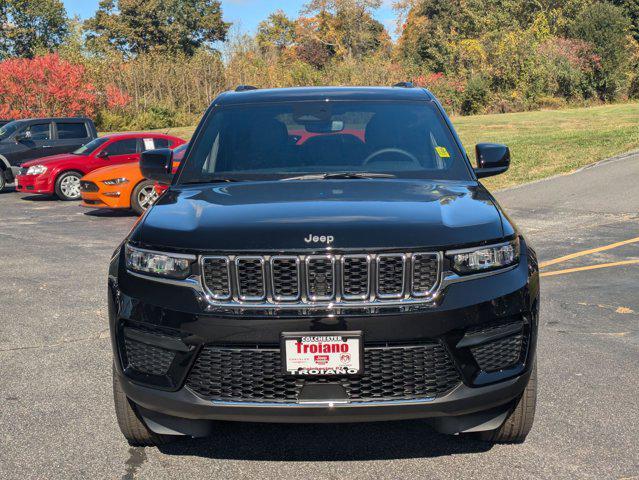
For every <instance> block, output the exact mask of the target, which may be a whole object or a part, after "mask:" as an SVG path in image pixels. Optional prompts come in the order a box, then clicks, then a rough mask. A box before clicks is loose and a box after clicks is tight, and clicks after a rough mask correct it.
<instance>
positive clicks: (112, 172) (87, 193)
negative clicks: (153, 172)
mask: <svg viewBox="0 0 639 480" xmlns="http://www.w3.org/2000/svg"><path fill="white" fill-rule="evenodd" d="M178 140H179V142H184V140H180V139H177V140H176V141H175V142H174V143H173V146H175V145H176V144H178ZM185 150H186V144H184V143H181V144H180V145H179V146H178V147H177V148H175V149H174V150H173V155H174V156H173V160H174V167H175V168H176V169H177V167H178V166H179V165H180V162H179V160H182V157H183V156H184V151H185ZM80 194H81V195H82V206H83V207H90V208H112V209H129V208H130V209H132V210H133V211H135V212H136V213H137V214H142V213H143V212H144V211H145V210H146V209H147V208H149V207H150V206H151V205H153V203H154V202H155V200H157V198H158V196H159V194H158V193H157V192H156V190H155V188H154V182H153V180H147V179H146V178H144V177H143V176H142V172H141V170H140V165H139V163H138V162H133V163H125V164H123V165H112V166H109V167H104V168H99V169H97V170H94V171H93V172H91V173H89V174H88V175H86V176H84V177H82V178H81V179H80Z"/></svg>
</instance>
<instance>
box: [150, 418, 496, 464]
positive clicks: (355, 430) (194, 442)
mask: <svg viewBox="0 0 639 480" xmlns="http://www.w3.org/2000/svg"><path fill="white" fill-rule="evenodd" d="M216 428H217V431H216V433H215V434H214V435H213V436H212V437H209V438H200V439H184V440H178V441H177V442H175V443H172V444H169V445H163V446H161V447H159V450H160V451H161V452H162V453H165V454H167V455H192V456H198V457H206V458H217V459H235V460H271V461H358V460H390V459H400V458H428V457H440V456H447V455H452V454H464V453H478V452H486V451H488V450H490V449H491V448H492V444H490V443H487V442H481V441H478V440H474V439H472V438H470V437H467V436H451V435H441V434H438V433H436V432H434V431H433V430H432V429H431V428H430V427H429V426H428V425H427V424H426V423H425V422H422V421H406V422H383V423H368V424H366V423H359V424H308V425H299V424H298V425H290V424H256V423H233V422H228V423H227V422H221V423H219V424H217V425H216Z"/></svg>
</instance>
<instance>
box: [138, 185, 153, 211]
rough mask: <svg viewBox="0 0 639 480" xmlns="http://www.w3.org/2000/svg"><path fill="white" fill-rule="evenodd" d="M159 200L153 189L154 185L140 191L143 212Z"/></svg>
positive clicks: (139, 199) (139, 201) (139, 196)
mask: <svg viewBox="0 0 639 480" xmlns="http://www.w3.org/2000/svg"><path fill="white" fill-rule="evenodd" d="M157 199H158V194H157V193H156V191H155V188H153V185H148V186H146V187H144V188H142V189H141V190H140V192H139V193H138V203H139V204H140V207H142V209H143V210H146V209H147V208H149V207H150V206H151V205H153V204H154V203H155V201H156V200H157Z"/></svg>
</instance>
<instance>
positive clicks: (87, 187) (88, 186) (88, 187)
mask: <svg viewBox="0 0 639 480" xmlns="http://www.w3.org/2000/svg"><path fill="white" fill-rule="evenodd" d="M80 190H82V191H83V192H97V191H99V190H100V189H99V188H98V186H97V185H96V184H95V183H93V182H89V181H86V180H82V181H80Z"/></svg>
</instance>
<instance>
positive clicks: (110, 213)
mask: <svg viewBox="0 0 639 480" xmlns="http://www.w3.org/2000/svg"><path fill="white" fill-rule="evenodd" d="M84 214H85V215H86V216H88V217H106V218H119V217H137V216H139V215H138V214H136V213H135V212H134V211H133V210H122V209H109V208H97V209H88V210H87V211H86V212H84Z"/></svg>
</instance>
